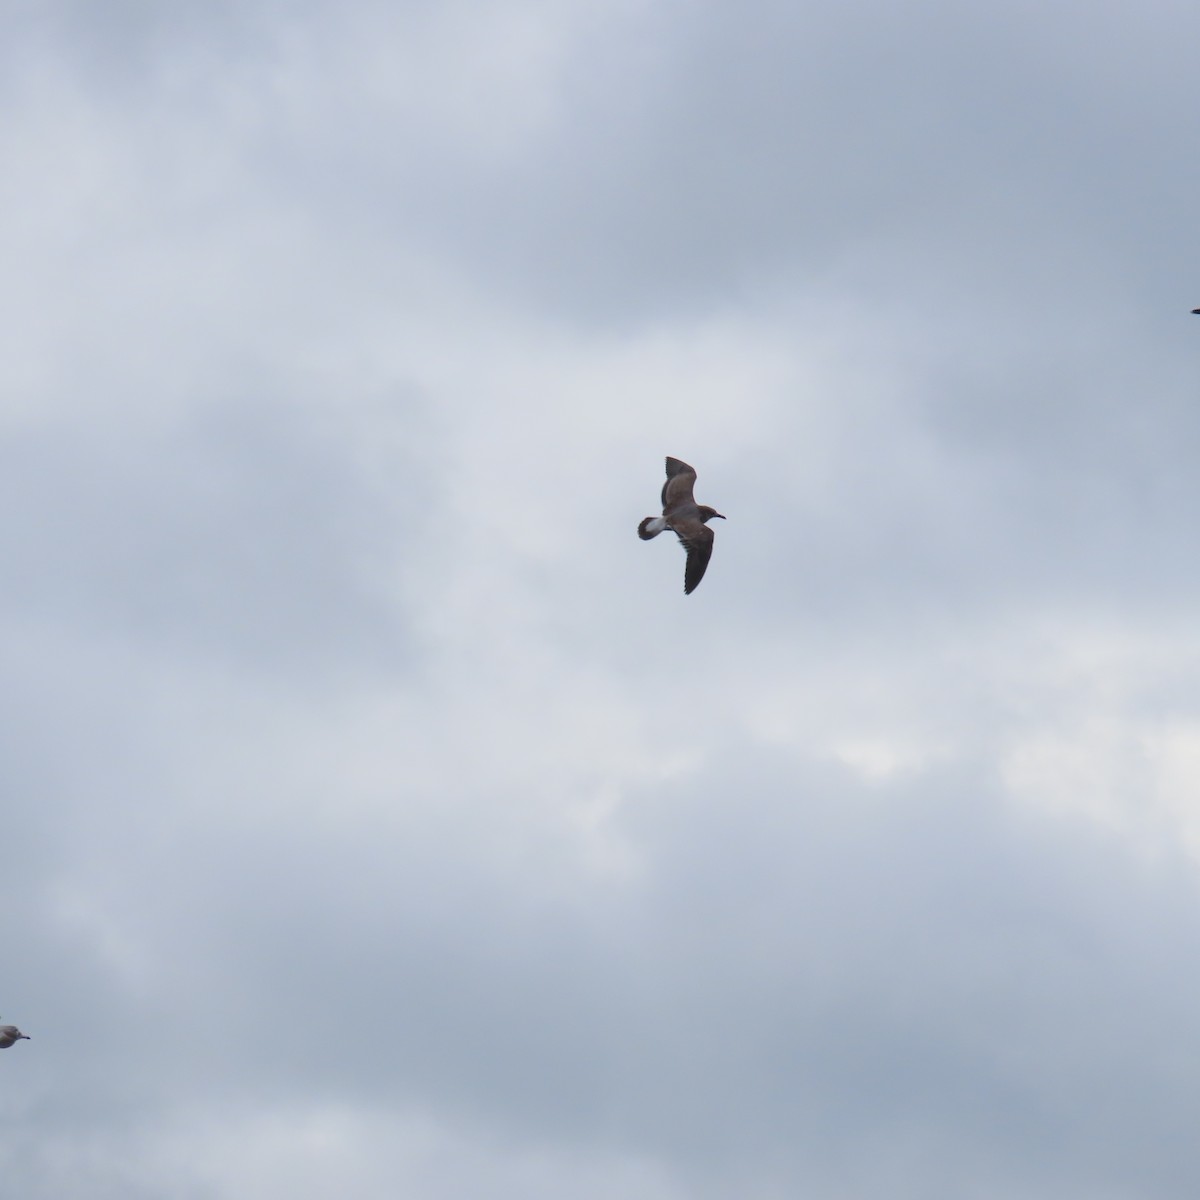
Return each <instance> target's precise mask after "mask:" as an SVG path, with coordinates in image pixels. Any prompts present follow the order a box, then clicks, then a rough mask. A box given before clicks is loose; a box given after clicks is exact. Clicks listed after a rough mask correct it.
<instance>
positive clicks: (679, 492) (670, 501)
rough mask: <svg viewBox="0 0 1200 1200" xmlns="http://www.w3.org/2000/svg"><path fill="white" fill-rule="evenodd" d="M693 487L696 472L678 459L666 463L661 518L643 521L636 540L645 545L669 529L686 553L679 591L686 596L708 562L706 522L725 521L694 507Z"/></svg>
mask: <svg viewBox="0 0 1200 1200" xmlns="http://www.w3.org/2000/svg"><path fill="white" fill-rule="evenodd" d="M695 485H696V472H695V470H693V468H691V467H689V466H688V465H687V463H685V462H683V461H682V459H678V458H668V459H667V482H666V483H664V484H663V490H662V506H663V511H662V516H661V517H647V518H646V519H645V520H644V521H642V522H641V524H639V525H638V537H640V538H641V539H642V540H643V541H646V542H648V541H649V540H650V539H651V538H654V537H658V535H659V534H660V533H662V531H663V530H664V529H669V530H670V531H671V532H672V533H673V534H674V535H675V536H676V537H677V538H678V539H679V541H680V543H681V545H682V546H683V548H684V549H685V550H686V551H687V565H686V566H685V567H684V569H683V591H684V594H685V595H690V594H691V593H692V592H694V591H695V590H696V587H697V585H698V584H699V583H700V580H702V579H703V578H704V572H705V571H706V570H708V560H709V559H710V558H712V551H713V531H712V530H711V529H709V528H708V522H709V521H711V520H712V519H713V518H714V517H720V518H721V520H722V521H724V520H725V517H724V515H723V514H722V513H719V512H717V510H716V509H715V508H710V507H709V506H708V505H707V504H697V503H696V498H695V497H694V496H693V495H692V489H693V488H694V487H695Z"/></svg>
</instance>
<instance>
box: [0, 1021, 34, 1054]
mask: <svg viewBox="0 0 1200 1200" xmlns="http://www.w3.org/2000/svg"><path fill="white" fill-rule="evenodd" d="M22 1038H24V1039H25V1041H29V1040H30V1038H29V1034H27V1033H22V1032H21V1031H20V1030H19V1029H18V1028H17V1027H16V1026H15V1025H0V1050H7V1049H8V1048H9V1046H14V1045H16V1043H17V1042H19V1041H20V1040H21V1039H22Z"/></svg>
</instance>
